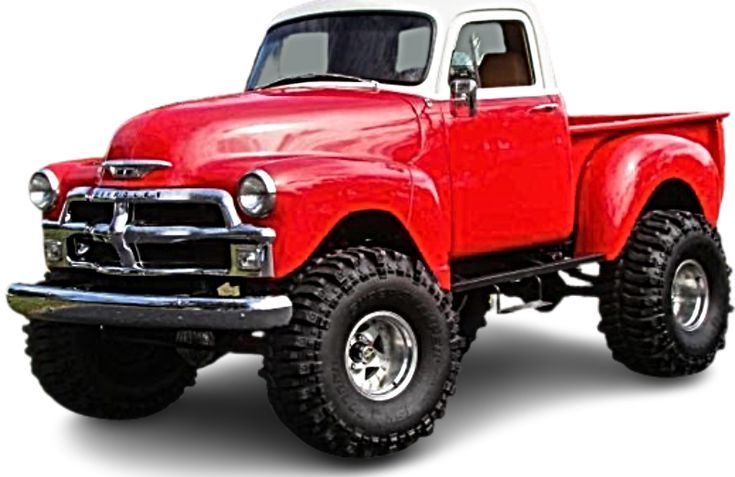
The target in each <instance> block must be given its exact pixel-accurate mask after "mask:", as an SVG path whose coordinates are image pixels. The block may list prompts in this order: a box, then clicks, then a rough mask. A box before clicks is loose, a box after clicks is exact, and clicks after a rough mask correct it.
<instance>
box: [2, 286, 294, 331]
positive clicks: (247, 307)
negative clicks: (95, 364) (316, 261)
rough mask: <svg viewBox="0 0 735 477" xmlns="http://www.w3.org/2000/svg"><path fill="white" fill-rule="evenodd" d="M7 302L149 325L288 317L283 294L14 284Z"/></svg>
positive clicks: (238, 327)
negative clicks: (204, 294) (152, 292)
mask: <svg viewBox="0 0 735 477" xmlns="http://www.w3.org/2000/svg"><path fill="white" fill-rule="evenodd" d="M7 298H8V304H9V305H10V307H11V308H12V309H13V310H14V311H16V312H17V313H20V314H21V315H24V316H26V317H27V318H29V319H32V320H42V321H54V322H61V323H70V324H82V325H93V326H115V327H127V328H150V329H184V330H227V331H261V330H267V329H271V328H278V327H281V326H286V325H288V324H289V322H290V321H291V313H292V305H291V300H290V299H289V298H288V297H286V296H268V297H247V298H192V297H184V296H148V295H126V294H118V293H101V292H89V291H81V290H76V289H73V288H59V287H52V286H45V285H22V284H15V285H12V286H11V287H10V288H9V289H8V297H7Z"/></svg>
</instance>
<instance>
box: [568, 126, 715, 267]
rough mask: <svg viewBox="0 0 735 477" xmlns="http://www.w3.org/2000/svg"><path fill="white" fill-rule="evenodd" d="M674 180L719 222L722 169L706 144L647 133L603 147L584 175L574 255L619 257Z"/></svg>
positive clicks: (594, 156) (709, 218)
mask: <svg viewBox="0 0 735 477" xmlns="http://www.w3.org/2000/svg"><path fill="white" fill-rule="evenodd" d="M672 180H677V181H681V182H683V183H685V184H686V185H687V186H689V187H690V188H691V190H692V191H693V192H694V194H695V195H696V197H697V199H698V201H699V204H700V206H701V209H702V211H703V213H704V216H705V217H706V219H707V221H708V222H710V223H711V224H712V225H713V226H714V225H716V224H717V220H718V218H719V212H720V204H721V201H722V196H723V184H722V173H721V172H720V170H719V168H718V166H717V163H716V161H715V160H714V158H713V157H712V155H711V154H710V152H709V151H708V150H707V149H706V148H705V147H704V146H702V145H700V144H698V143H696V142H693V141H690V140H688V139H685V138H682V137H678V136H672V135H667V134H644V135H638V136H634V137H630V136H626V137H622V138H619V139H616V140H614V141H611V142H609V143H607V144H605V145H603V146H602V147H600V148H599V149H598V150H597V151H596V152H595V153H594V154H593V156H592V158H591V159H590V160H589V162H588V163H587V166H586V167H585V170H584V172H583V174H582V179H581V183H580V184H581V185H580V192H579V198H578V207H577V210H578V212H577V214H578V219H577V240H576V254H577V255H578V256H584V255H597V254H602V255H604V256H605V258H606V259H607V260H615V259H616V258H618V257H619V256H620V254H621V253H622V252H623V249H624V248H625V244H626V243H627V241H628V238H629V237H630V234H631V233H632V231H633V228H634V227H635V224H636V222H637V221H638V219H639V218H640V216H641V214H642V213H643V211H644V210H645V207H646V205H647V204H648V203H649V201H650V200H651V198H652V197H653V194H654V193H655V192H656V190H657V189H658V188H659V187H660V186H662V185H663V184H665V183H667V182H669V181H672Z"/></svg>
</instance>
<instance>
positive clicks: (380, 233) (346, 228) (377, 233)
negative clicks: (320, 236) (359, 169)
mask: <svg viewBox="0 0 735 477" xmlns="http://www.w3.org/2000/svg"><path fill="white" fill-rule="evenodd" d="M361 245H368V246H371V247H382V248H389V249H391V250H395V251H396V252H400V253H402V254H404V255H408V256H409V257H413V258H421V254H420V252H419V250H418V247H417V246H416V244H415V243H414V241H413V239H412V238H411V235H410V234H409V233H408V231H407V230H406V228H405V227H404V226H403V224H402V223H401V222H400V221H399V220H398V219H396V218H395V217H394V216H393V215H391V214H389V213H387V212H380V211H367V212H356V213H354V214H351V215H349V216H347V217H345V218H344V219H342V220H341V221H340V222H339V223H338V224H337V225H336V226H335V227H334V229H332V231H331V232H330V233H329V235H328V236H327V238H326V239H324V241H323V242H322V244H321V245H320V246H319V248H318V250H317V255H324V254H325V253H329V252H330V251H332V250H336V249H339V248H348V247H357V246H361Z"/></svg>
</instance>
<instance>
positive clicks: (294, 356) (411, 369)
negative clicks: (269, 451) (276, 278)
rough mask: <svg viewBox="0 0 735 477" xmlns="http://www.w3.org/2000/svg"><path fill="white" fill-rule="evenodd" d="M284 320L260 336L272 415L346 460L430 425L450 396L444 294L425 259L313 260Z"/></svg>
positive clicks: (451, 355)
mask: <svg viewBox="0 0 735 477" xmlns="http://www.w3.org/2000/svg"><path fill="white" fill-rule="evenodd" d="M292 299H293V303H294V316H293V319H292V321H291V324H290V325H289V326H288V327H286V328H283V329H280V330H277V331H275V332H273V333H269V335H268V349H267V352H266V356H265V360H264V364H265V366H264V370H263V376H264V377H265V379H266V381H267V383H268V395H269V398H270V400H271V403H272V405H273V408H274V409H275V411H276V413H277V414H278V416H279V417H280V419H281V420H282V421H283V422H284V423H285V424H286V425H287V426H288V427H289V428H290V429H291V430H292V431H294V433H296V434H297V435H298V436H299V437H300V438H301V439H303V440H304V441H305V442H306V443H308V444H310V445H312V446H314V447H316V448H317V449H320V450H322V451H324V452H328V453H331V454H336V455H340V456H346V457H369V456H378V455H385V454H389V453H392V452H395V451H398V450H401V449H404V448H406V447H408V446H409V445H411V444H413V443H414V442H416V440H418V439H419V438H420V437H422V436H426V435H428V434H430V433H431V432H432V431H433V428H434V422H435V421H436V420H437V419H439V418H440V417H442V416H443V415H444V409H445V407H446V402H447V399H448V397H449V396H450V395H451V394H453V393H454V385H455V379H456V375H457V371H458V369H459V357H460V344H461V339H460V338H459V337H458V326H457V321H456V318H455V313H454V312H453V310H452V307H451V298H450V296H449V295H448V294H447V293H444V292H443V291H442V290H441V289H440V288H439V286H438V285H437V283H436V281H435V280H434V278H433V277H432V276H431V275H430V274H429V273H428V271H427V270H426V269H425V268H424V266H423V265H422V264H421V263H420V262H417V261H415V260H412V259H410V258H408V257H406V256H403V255H401V254H399V253H396V252H393V251H390V250H383V249H368V248H355V249H349V250H345V251H341V252H336V253H333V254H331V255H329V256H327V257H326V258H322V259H318V260H316V261H315V262H313V263H312V264H311V266H309V267H308V269H307V270H306V271H305V273H303V274H302V275H301V276H300V277H299V278H298V279H297V280H296V284H295V287H294V289H293V292H292Z"/></svg>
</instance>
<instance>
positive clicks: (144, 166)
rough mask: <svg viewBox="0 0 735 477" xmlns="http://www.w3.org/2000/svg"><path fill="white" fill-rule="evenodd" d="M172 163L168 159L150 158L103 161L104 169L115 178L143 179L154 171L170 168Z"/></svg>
mask: <svg viewBox="0 0 735 477" xmlns="http://www.w3.org/2000/svg"><path fill="white" fill-rule="evenodd" d="M171 166H172V164H171V163H170V162H167V161H158V160H149V159H120V160H112V161H105V162H103V163H102V170H103V171H106V172H107V173H109V174H110V175H111V176H112V177H113V178H115V179H120V180H125V179H132V180H136V179H142V178H143V177H145V176H147V175H148V174H150V173H151V172H153V171H156V170H159V169H168V168H169V167H171Z"/></svg>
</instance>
